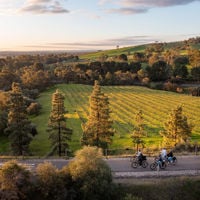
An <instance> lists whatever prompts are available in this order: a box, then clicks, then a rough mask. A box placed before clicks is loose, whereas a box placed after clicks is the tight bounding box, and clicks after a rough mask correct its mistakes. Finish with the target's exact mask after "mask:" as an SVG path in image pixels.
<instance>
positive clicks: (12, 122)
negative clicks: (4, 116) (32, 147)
mask: <svg viewBox="0 0 200 200" xmlns="http://www.w3.org/2000/svg"><path fill="white" fill-rule="evenodd" d="M5 133H6V134H8V137H9V139H10V144H11V150H12V152H13V154H15V155H24V154H27V153H29V144H30V142H31V140H32V124H31V122H30V121H29V120H28V116H27V114H26V106H25V102H24V98H23V94H22V91H21V88H20V85H19V83H13V84H12V91H11V92H10V99H9V112H8V123H7V128H6V129H5Z"/></svg>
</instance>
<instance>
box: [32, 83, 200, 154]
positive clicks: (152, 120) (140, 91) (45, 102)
mask: <svg viewBox="0 0 200 200" xmlns="http://www.w3.org/2000/svg"><path fill="white" fill-rule="evenodd" d="M57 88H58V89H59V90H60V91H62V92H63V94H64V95H65V108H66V110H67V111H68V113H67V114H66V116H67V118H68V119H67V126H68V127H70V128H72V129H73V136H72V141H71V143H70V146H71V149H72V150H76V149H79V148H80V137H81V134H82V129H81V124H82V123H84V122H85V121H86V120H87V116H88V114H89V96H90V94H91V92H92V86H88V85H75V84H63V85H57V86H55V87H53V88H51V89H49V90H47V91H45V92H43V93H42V94H41V95H40V97H39V99H38V100H39V102H40V103H41V105H42V110H41V114H40V115H39V116H37V117H33V118H32V119H31V120H32V121H33V122H34V123H35V124H36V125H37V127H38V132H39V134H38V135H37V136H36V137H35V138H34V140H33V141H32V143H31V150H32V152H34V154H37V155H44V154H46V153H47V152H48V151H49V149H50V144H49V141H48V135H47V133H46V131H45V130H46V127H47V123H48V117H49V113H50V110H51V97H52V94H53V93H54V92H55V90H56V89H57ZM102 91H103V92H104V93H105V94H106V95H108V97H109V101H110V110H111V118H112V120H113V122H114V128H115V136H114V138H113V143H112V145H111V147H110V148H113V149H117V148H132V146H133V144H132V139H131V132H132V131H133V127H134V118H135V114H136V113H137V112H138V111H139V110H140V109H141V110H142V111H143V117H144V124H145V131H146V134H147V137H146V138H145V143H146V146H154V147H155V146H159V144H160V141H161V137H160V136H159V131H160V130H162V128H163V124H164V122H165V121H166V120H167V118H168V115H169V112H170V111H171V110H172V109H173V108H175V107H176V106H177V105H180V104H181V105H183V113H184V115H186V116H187V117H188V120H189V122H190V123H192V124H193V125H194V128H193V135H192V140H193V141H200V134H199V131H200V121H199V119H200V112H199V109H200V98H198V97H192V96H189V95H184V94H176V93H172V92H166V91H158V90H151V89H148V88H145V87H138V86H105V87H103V86H102Z"/></svg>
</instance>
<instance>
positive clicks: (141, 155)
mask: <svg viewBox="0 0 200 200" xmlns="http://www.w3.org/2000/svg"><path fill="white" fill-rule="evenodd" d="M136 156H137V158H138V162H139V165H141V164H142V161H143V157H144V156H143V154H142V152H141V150H140V149H139V150H138V152H137V155H136Z"/></svg>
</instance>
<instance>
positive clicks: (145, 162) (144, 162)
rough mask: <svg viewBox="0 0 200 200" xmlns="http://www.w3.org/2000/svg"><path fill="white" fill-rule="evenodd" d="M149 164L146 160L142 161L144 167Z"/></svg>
mask: <svg viewBox="0 0 200 200" xmlns="http://www.w3.org/2000/svg"><path fill="white" fill-rule="evenodd" d="M148 165H149V163H148V162H147V161H146V160H143V161H142V167H143V168H146V167H147V166H148Z"/></svg>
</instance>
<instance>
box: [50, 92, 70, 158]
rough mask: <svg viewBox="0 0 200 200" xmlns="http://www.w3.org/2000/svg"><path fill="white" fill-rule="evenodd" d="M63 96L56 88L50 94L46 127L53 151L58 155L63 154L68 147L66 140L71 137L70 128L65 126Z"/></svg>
mask: <svg viewBox="0 0 200 200" xmlns="http://www.w3.org/2000/svg"><path fill="white" fill-rule="evenodd" d="M64 114H65V107H64V96H63V95H62V93H60V92H59V91H58V90H56V92H55V93H54V94H53V95H52V110H51V113H50V117H49V123H48V129H47V131H48V132H50V135H49V139H50V140H51V143H52V147H53V151H57V152H58V155H59V156H61V155H62V154H65V152H66V150H67V149H68V148H69V145H68V141H69V140H70V139H71V134H72V130H71V129H69V128H67V127H66V118H65V116H64Z"/></svg>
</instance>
